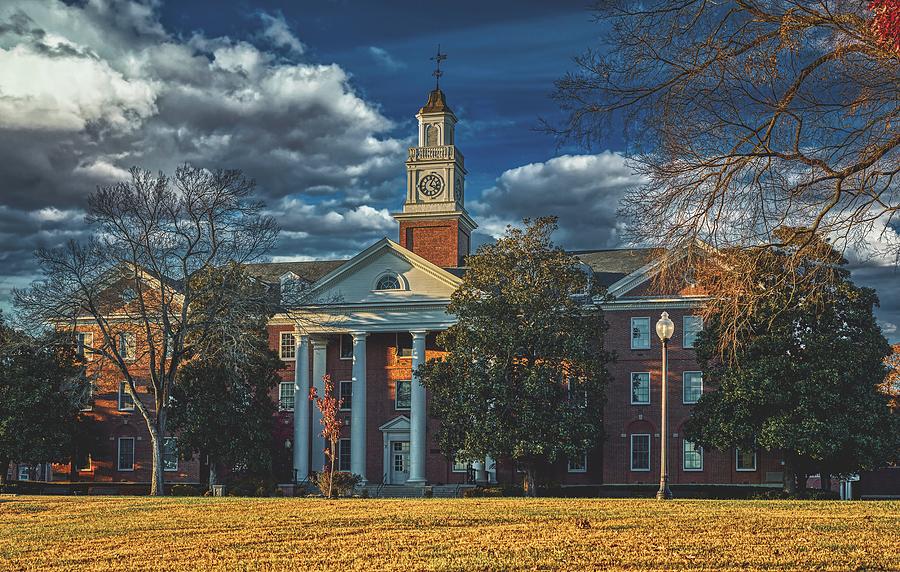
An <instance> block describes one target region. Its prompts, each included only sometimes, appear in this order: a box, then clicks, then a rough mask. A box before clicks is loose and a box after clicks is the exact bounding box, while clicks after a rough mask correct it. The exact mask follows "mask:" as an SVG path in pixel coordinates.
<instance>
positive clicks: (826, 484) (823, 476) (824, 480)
mask: <svg viewBox="0 0 900 572" xmlns="http://www.w3.org/2000/svg"><path fill="white" fill-rule="evenodd" d="M819 488H820V489H821V490H823V491H830V490H831V473H819Z"/></svg>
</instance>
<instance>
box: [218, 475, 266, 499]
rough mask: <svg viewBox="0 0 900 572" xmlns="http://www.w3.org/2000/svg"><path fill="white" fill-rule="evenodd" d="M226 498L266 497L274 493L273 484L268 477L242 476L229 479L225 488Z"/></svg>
mask: <svg viewBox="0 0 900 572" xmlns="http://www.w3.org/2000/svg"><path fill="white" fill-rule="evenodd" d="M225 490H226V491H227V494H228V496H235V497H268V496H272V495H273V494H274V492H275V482H274V481H273V480H272V479H271V478H268V477H260V476H256V475H242V476H238V477H235V478H232V479H230V480H229V481H228V482H227V483H226V486H225Z"/></svg>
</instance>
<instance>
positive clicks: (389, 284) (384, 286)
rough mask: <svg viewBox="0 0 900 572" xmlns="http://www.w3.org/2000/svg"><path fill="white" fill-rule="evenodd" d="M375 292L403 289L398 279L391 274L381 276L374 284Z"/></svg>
mask: <svg viewBox="0 0 900 572" xmlns="http://www.w3.org/2000/svg"><path fill="white" fill-rule="evenodd" d="M375 289H376V290H401V289H403V284H402V283H401V282H400V278H399V277H398V276H397V275H396V274H393V273H387V274H382V275H381V276H380V277H379V278H378V281H377V282H375Z"/></svg>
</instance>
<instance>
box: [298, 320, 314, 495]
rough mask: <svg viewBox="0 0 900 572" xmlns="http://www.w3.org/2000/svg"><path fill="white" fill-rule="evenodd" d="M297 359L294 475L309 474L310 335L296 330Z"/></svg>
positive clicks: (299, 478)
mask: <svg viewBox="0 0 900 572" xmlns="http://www.w3.org/2000/svg"><path fill="white" fill-rule="evenodd" d="M294 336H295V337H296V341H297V361H296V362H295V363H294V365H295V366H296V367H295V368H294V476H295V478H296V479H297V481H298V482H299V481H302V480H303V479H305V478H306V477H307V476H309V437H310V435H309V434H310V426H309V336H308V335H306V334H301V333H299V332H295V333H294Z"/></svg>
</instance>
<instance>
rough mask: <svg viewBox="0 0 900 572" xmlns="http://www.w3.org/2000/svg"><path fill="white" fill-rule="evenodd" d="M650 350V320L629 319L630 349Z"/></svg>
mask: <svg viewBox="0 0 900 572" xmlns="http://www.w3.org/2000/svg"><path fill="white" fill-rule="evenodd" d="M649 348H650V318H631V349H633V350H646V349H649Z"/></svg>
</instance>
